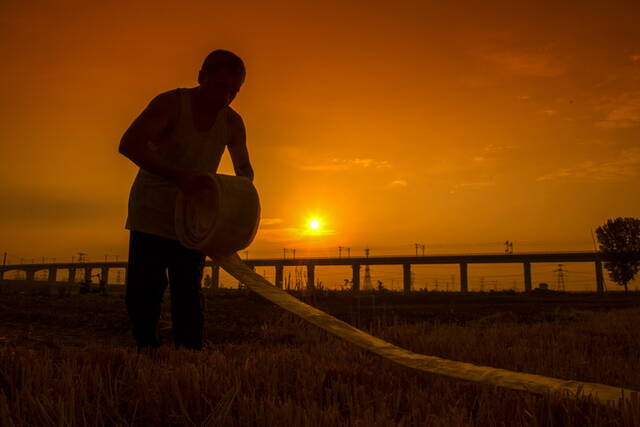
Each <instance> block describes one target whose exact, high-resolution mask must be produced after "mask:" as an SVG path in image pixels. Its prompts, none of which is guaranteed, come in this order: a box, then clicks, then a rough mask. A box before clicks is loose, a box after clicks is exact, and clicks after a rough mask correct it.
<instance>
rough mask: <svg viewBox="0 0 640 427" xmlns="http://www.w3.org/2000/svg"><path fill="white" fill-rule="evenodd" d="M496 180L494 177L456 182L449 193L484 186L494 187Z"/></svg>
mask: <svg viewBox="0 0 640 427" xmlns="http://www.w3.org/2000/svg"><path fill="white" fill-rule="evenodd" d="M494 185H496V184H495V182H494V181H493V180H492V179H481V180H478V181H469V182H460V183H458V184H454V185H453V186H452V188H451V190H449V194H455V193H457V192H458V191H460V190H482V189H484V188H488V187H493V186H494Z"/></svg>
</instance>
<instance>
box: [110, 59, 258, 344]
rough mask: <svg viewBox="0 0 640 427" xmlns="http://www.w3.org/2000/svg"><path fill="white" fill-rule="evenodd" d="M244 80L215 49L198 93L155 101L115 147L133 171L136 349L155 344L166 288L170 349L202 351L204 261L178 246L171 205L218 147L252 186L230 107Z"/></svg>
mask: <svg viewBox="0 0 640 427" xmlns="http://www.w3.org/2000/svg"><path fill="white" fill-rule="evenodd" d="M244 78H245V68H244V63H243V62H242V60H241V59H240V58H239V57H237V56H236V55H235V54H233V53H231V52H229V51H226V50H214V51H213V52H211V53H210V54H209V55H208V56H207V58H206V59H205V61H204V63H203V65H202V68H201V70H200V73H199V74H198V83H199V86H197V87H194V88H178V89H174V90H171V91H169V92H165V93H162V94H160V95H158V96H156V97H155V98H154V99H153V100H152V101H151V103H150V104H149V105H148V106H147V108H146V109H145V110H144V111H143V112H142V113H141V114H140V116H138V117H137V118H136V119H135V120H134V121H133V123H132V124H131V126H130V127H129V128H128V129H127V131H126V132H125V133H124V135H123V137H122V140H121V141H120V147H119V151H120V153H121V154H123V155H125V156H126V157H128V158H129V159H130V160H131V161H133V162H134V163H135V164H136V165H138V166H139V167H140V170H139V171H138V174H137V176H136V178H135V180H134V182H133V185H132V186H131V193H130V195H129V211H128V216H127V223H126V228H127V229H129V230H130V239H129V266H128V269H127V287H126V298H125V300H126V307H127V311H128V313H129V318H130V319H131V323H132V325H133V333H134V337H135V339H136V342H137V344H138V348H139V349H142V348H144V347H151V348H153V347H157V346H158V345H160V340H159V336H158V331H157V328H158V320H159V317H160V306H161V303H162V297H163V294H164V291H165V289H166V287H167V284H168V285H169V287H170V291H171V292H170V293H171V318H172V324H173V336H174V342H175V345H176V348H179V347H185V348H189V349H201V348H202V329H203V320H204V318H203V305H202V293H201V287H200V281H201V279H202V272H203V269H204V261H205V255H204V254H202V253H201V252H199V251H196V250H192V249H187V248H185V247H183V246H182V245H181V244H180V242H179V241H178V238H177V236H176V233H175V228H174V208H175V199H176V195H177V193H178V191H182V192H185V193H194V192H196V191H197V189H198V181H199V176H200V175H201V174H202V173H205V172H215V171H216V170H217V168H218V165H219V163H220V158H221V157H222V154H223V152H224V149H225V147H227V148H228V150H229V154H230V155H231V159H232V161H233V166H234V170H235V173H236V175H239V176H245V177H247V178H249V179H251V180H253V169H252V167H251V163H250V162H249V154H248V151H247V145H246V136H245V135H246V134H245V128H244V123H243V121H242V118H241V117H240V115H239V114H238V113H236V112H235V111H234V110H233V109H232V108H231V107H229V104H230V103H231V102H232V101H233V99H234V98H235V97H236V94H237V93H238V91H239V90H240V87H241V86H242V84H243V82H244ZM167 271H168V278H167Z"/></svg>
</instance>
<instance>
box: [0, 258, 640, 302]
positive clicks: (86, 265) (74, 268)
mask: <svg viewBox="0 0 640 427" xmlns="http://www.w3.org/2000/svg"><path fill="white" fill-rule="evenodd" d="M634 257H635V258H639V259H640V255H638V254H635V255H634ZM604 261H607V259H606V257H604V256H603V255H602V254H600V253H598V252H548V253H519V254H471V255H469V254H467V255H464V254H462V255H426V256H378V257H333V258H332V257H326V258H323V257H320V258H263V259H248V260H245V261H244V262H245V263H246V264H247V265H249V267H251V268H253V269H255V268H256V267H275V271H276V280H275V285H276V286H278V287H282V283H283V272H284V267H285V266H305V267H306V270H307V286H308V287H309V288H312V287H313V286H314V283H315V267H316V266H344V265H349V266H351V269H352V284H353V285H352V289H353V290H354V291H358V290H360V268H361V266H363V265H365V266H366V265H401V266H402V273H403V274H402V276H403V289H404V291H405V292H410V291H411V266H412V265H422V264H457V265H458V266H459V283H460V292H467V291H468V290H469V281H468V266H469V264H514V263H516V264H522V274H523V278H524V289H523V290H524V291H525V292H527V291H531V289H532V284H531V264H533V263H569V262H590V263H593V265H594V276H595V283H596V289H595V290H596V291H597V292H604V275H603V269H602V263H603V262H604ZM206 266H208V267H211V269H212V286H213V287H218V286H219V273H220V267H219V266H218V265H216V264H215V263H213V262H212V261H210V260H207V262H206ZM115 268H118V269H124V271H125V275H124V277H125V278H126V270H127V263H126V262H117V261H115V262H114V261H107V262H74V263H41V264H11V265H5V266H2V267H0V279H4V275H5V273H6V272H9V271H20V272H24V273H25V275H26V280H27V281H33V280H35V275H36V273H37V272H39V271H43V270H44V271H47V272H48V276H47V277H48V279H47V280H48V281H49V282H52V283H57V281H56V277H57V273H58V270H67V271H68V275H67V282H75V281H77V279H78V277H77V275H78V273H80V274H82V277H81V278H82V279H83V280H91V277H92V271H94V269H98V270H99V271H100V273H99V274H100V277H101V278H107V280H108V278H109V270H110V269H115ZM125 280H126V279H125Z"/></svg>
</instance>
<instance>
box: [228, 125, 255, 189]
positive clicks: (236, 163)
mask: <svg viewBox="0 0 640 427" xmlns="http://www.w3.org/2000/svg"><path fill="white" fill-rule="evenodd" d="M228 148H229V154H230V155H231V160H232V162H233V169H234V171H235V173H236V175H237V176H245V177H247V178H249V179H250V180H251V181H253V168H252V167H251V162H250V161H249V151H248V150H247V132H246V129H245V127H244V122H243V121H242V117H240V115H239V114H237V113H235V114H233V119H232V125H231V140H230V141H229V145H228Z"/></svg>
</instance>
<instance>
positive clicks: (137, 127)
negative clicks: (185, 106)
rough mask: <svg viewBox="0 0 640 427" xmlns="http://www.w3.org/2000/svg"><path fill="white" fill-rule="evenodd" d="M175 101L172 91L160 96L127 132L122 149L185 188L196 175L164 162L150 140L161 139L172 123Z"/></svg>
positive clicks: (134, 161)
mask: <svg viewBox="0 0 640 427" xmlns="http://www.w3.org/2000/svg"><path fill="white" fill-rule="evenodd" d="M175 102H176V101H175V94H174V93H172V92H166V93H163V94H160V95H158V96H156V97H155V98H154V99H153V100H152V101H151V102H150V103H149V105H148V106H147V108H145V110H144V111H143V112H142V113H140V115H139V116H138V117H137V118H136V119H135V120H134V121H133V123H132V124H131V126H129V128H128V129H127V130H126V131H125V133H124V135H123V136H122V139H121V140H120V146H119V147H118V151H119V152H120V153H121V154H122V155H124V156H125V157H127V158H129V159H130V160H131V161H132V162H133V163H135V164H136V165H138V166H140V167H141V168H142V169H144V170H146V171H149V172H151V173H153V174H156V175H159V176H161V177H163V178H166V179H168V180H169V181H172V182H174V183H176V185H178V186H179V187H180V188H181V189H183V191H184V190H186V189H188V188H190V187H191V185H192V184H193V181H194V174H193V173H191V172H188V171H184V170H181V169H177V168H175V167H173V166H172V165H170V164H166V163H164V162H163V161H162V160H161V159H160V158H159V156H158V155H157V154H156V152H155V151H153V150H151V149H150V148H149V146H148V143H149V141H156V140H158V138H159V137H160V136H161V135H162V133H163V132H164V131H165V130H166V129H167V127H168V126H169V124H170V123H171V113H172V109H173V108H175V105H176V104H175Z"/></svg>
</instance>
